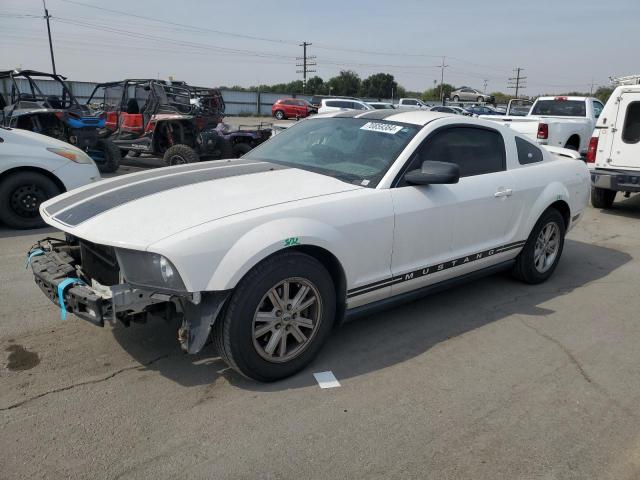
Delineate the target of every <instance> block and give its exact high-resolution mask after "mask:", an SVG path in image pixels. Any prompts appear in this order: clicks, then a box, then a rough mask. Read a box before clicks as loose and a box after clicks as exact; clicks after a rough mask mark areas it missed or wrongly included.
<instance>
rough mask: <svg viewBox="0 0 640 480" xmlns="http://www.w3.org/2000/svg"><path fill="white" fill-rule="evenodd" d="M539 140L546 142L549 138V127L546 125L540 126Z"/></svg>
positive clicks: (540, 124) (541, 124)
mask: <svg viewBox="0 0 640 480" xmlns="http://www.w3.org/2000/svg"><path fill="white" fill-rule="evenodd" d="M538 138H539V139H541V140H546V139H547V138H549V125H548V124H546V123H539V124H538Z"/></svg>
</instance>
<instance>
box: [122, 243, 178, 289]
mask: <svg viewBox="0 0 640 480" xmlns="http://www.w3.org/2000/svg"><path fill="white" fill-rule="evenodd" d="M116 257H118V263H119V264H120V269H121V270H122V276H123V277H124V279H125V281H126V282H128V283H131V284H133V285H137V286H141V287H152V288H161V289H166V290H172V291H173V290H175V291H180V292H184V291H186V288H185V286H184V283H183V281H182V279H181V278H180V275H178V273H177V270H176V267H174V266H173V264H172V263H171V262H170V261H169V259H167V258H166V257H163V256H162V255H160V254H158V253H152V252H141V251H138V250H128V249H124V248H116Z"/></svg>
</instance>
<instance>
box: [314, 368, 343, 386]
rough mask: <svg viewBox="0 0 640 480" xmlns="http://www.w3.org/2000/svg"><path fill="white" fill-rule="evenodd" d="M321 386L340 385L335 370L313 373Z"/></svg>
mask: <svg viewBox="0 0 640 480" xmlns="http://www.w3.org/2000/svg"><path fill="white" fill-rule="evenodd" d="M313 376H314V377H316V381H317V382H318V385H320V388H335V387H339V386H340V382H339V381H338V380H337V379H336V376H335V375H334V374H333V372H331V371H328V372H318V373H314V374H313Z"/></svg>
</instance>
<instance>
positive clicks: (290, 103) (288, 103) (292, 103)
mask: <svg viewBox="0 0 640 480" xmlns="http://www.w3.org/2000/svg"><path fill="white" fill-rule="evenodd" d="M283 103H284V104H285V105H295V104H296V102H295V101H294V100H285V101H284V102H283Z"/></svg>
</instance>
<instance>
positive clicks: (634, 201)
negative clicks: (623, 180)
mask: <svg viewBox="0 0 640 480" xmlns="http://www.w3.org/2000/svg"><path fill="white" fill-rule="evenodd" d="M620 198H622V200H620ZM616 199H617V201H616V202H615V203H614V204H613V207H611V208H609V209H606V210H600V213H603V214H605V215H615V216H616V217H626V218H634V219H640V194H635V195H632V196H631V197H629V198H624V197H622V196H621V195H618V196H617V197H616Z"/></svg>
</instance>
